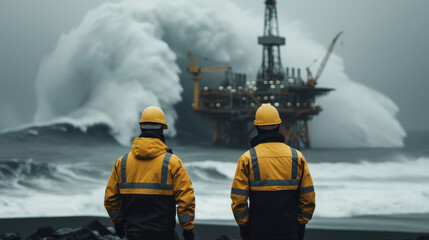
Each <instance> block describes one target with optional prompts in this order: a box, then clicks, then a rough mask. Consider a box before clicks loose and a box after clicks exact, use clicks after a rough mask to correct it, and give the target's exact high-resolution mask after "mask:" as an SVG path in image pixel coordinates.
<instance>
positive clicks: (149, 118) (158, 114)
mask: <svg viewBox="0 0 429 240" xmlns="http://www.w3.org/2000/svg"><path fill="white" fill-rule="evenodd" d="M139 123H140V124H141V123H160V124H162V126H163V127H162V128H163V129H168V126H167V122H166V121H165V115H164V112H163V111H162V110H161V108H159V107H154V106H151V107H147V108H145V110H143V112H142V117H141V118H140V122H139Z"/></svg>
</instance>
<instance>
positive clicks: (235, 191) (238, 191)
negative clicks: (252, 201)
mask: <svg viewBox="0 0 429 240" xmlns="http://www.w3.org/2000/svg"><path fill="white" fill-rule="evenodd" d="M231 193H232V194H236V195H241V196H249V190H243V189H238V188H232V189H231Z"/></svg>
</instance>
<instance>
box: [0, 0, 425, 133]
mask: <svg viewBox="0 0 429 240" xmlns="http://www.w3.org/2000/svg"><path fill="white" fill-rule="evenodd" d="M112 1H115V0H112ZM102 2H105V1H102V0H79V1H64V0H61V1H60V0H38V1H24V0H0V115H1V119H0V129H2V128H5V127H11V126H17V125H20V124H22V123H26V122H30V121H31V120H32V117H33V114H34V110H35V106H36V103H35V94H34V80H35V78H36V74H37V71H38V68H39V66H40V63H41V61H42V60H43V58H44V57H45V56H47V55H48V54H49V53H50V52H51V51H52V50H53V49H54V47H55V45H56V42H57V40H58V38H59V36H60V35H61V34H62V33H64V32H67V31H69V30H71V29H72V28H73V27H75V26H77V25H78V24H79V23H80V20H81V19H82V17H83V16H84V15H85V13H86V12H87V11H88V10H90V9H92V8H94V7H96V6H98V5H99V4H101V3H102ZM142 2H143V0H142ZM235 2H237V3H238V4H240V5H242V6H243V9H245V10H247V11H251V12H252V13H253V14H254V15H255V17H257V18H261V32H262V16H263V7H264V4H263V1H261V0H251V1H249V0H236V1H235ZM428 10H429V1H425V0H411V1H405V0H377V1H374V0H359V1H355V0H324V1H320V0H293V1H288V0H279V1H278V12H279V17H280V23H279V24H282V19H286V18H287V19H288V20H293V21H299V22H302V23H304V26H305V27H306V28H307V30H308V31H309V32H312V33H313V35H314V39H316V40H317V41H319V42H321V43H322V44H324V45H325V46H326V47H328V46H329V44H330V42H331V40H332V38H333V37H334V36H335V34H336V33H337V32H338V31H340V30H343V31H344V35H343V38H342V43H343V44H341V43H340V44H338V45H337V46H336V48H335V50H334V52H335V53H336V54H338V55H339V56H341V57H342V58H343V59H344V62H345V67H346V73H347V74H348V75H349V76H350V77H351V79H353V80H355V81H357V82H361V83H363V84H365V85H367V86H370V87H372V88H374V89H376V90H378V91H380V92H382V93H384V94H386V95H387V96H388V97H390V98H391V99H393V101H394V102H395V103H396V104H397V105H398V106H399V108H400V113H399V116H398V118H399V120H400V122H401V124H402V125H403V126H404V128H405V129H407V130H420V129H426V130H428V129H429V126H428V124H427V123H428V122H429V110H428V109H429V107H427V104H428V100H427V96H426V95H427V94H426V92H427V91H428V90H429V77H428V76H429V66H428V65H429V64H428V63H429V61H428V57H429V47H428V46H427V44H428V43H429V30H428V27H427V25H428V24H429V14H428ZM285 37H286V38H287V36H285ZM282 57H286V58H287V56H282ZM286 62H287V60H286ZM286 65H287V64H286Z"/></svg>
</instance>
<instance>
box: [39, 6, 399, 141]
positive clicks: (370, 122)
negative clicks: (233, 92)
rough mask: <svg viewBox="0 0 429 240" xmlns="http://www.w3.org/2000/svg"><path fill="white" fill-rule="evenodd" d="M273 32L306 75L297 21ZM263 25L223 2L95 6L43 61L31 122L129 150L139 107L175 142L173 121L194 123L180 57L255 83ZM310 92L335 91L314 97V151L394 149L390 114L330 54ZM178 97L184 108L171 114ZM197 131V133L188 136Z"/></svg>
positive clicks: (395, 131) (382, 99) (315, 51)
mask: <svg viewBox="0 0 429 240" xmlns="http://www.w3.org/2000/svg"><path fill="white" fill-rule="evenodd" d="M279 14H280V15H281V14H282V12H281V11H280V10H279ZM279 25H280V34H281V35H282V36H285V37H286V39H287V44H286V46H285V47H282V48H281V49H282V53H281V54H282V60H283V65H284V66H288V67H300V68H301V69H305V67H307V66H308V64H309V63H310V62H311V61H312V60H313V59H314V58H316V57H319V56H323V55H324V54H325V53H326V47H324V46H323V45H321V44H320V43H318V42H317V41H316V40H314V39H313V38H312V37H311V34H310V33H307V32H306V31H305V26H303V25H302V24H300V23H297V22H292V21H288V22H280V23H279ZM262 26H263V19H255V18H254V17H253V16H252V15H251V14H250V13H248V12H246V11H244V10H242V9H241V8H240V7H239V6H237V5H235V4H234V3H233V2H232V1H231V2H230V1H227V0H221V1H216V2H213V3H212V2H206V3H201V2H198V1H185V0H176V1H166V0H158V1H152V2H148V1H144V2H142V1H138V0H124V1H122V2H119V3H113V4H112V3H109V4H104V5H102V6H100V7H98V8H97V9H94V10H91V11H89V12H88V14H87V15H86V16H85V17H84V19H83V20H82V22H81V23H80V25H79V26H77V27H76V28H75V29H73V30H72V31H70V32H68V33H65V34H63V35H62V36H61V37H60V39H59V41H58V44H57V46H56V47H55V49H54V51H53V52H52V54H50V55H49V56H48V57H47V58H46V60H45V61H44V62H43V63H42V65H41V67H40V70H39V73H38V76H37V80H36V93H37V110H36V114H35V117H34V121H35V122H50V121H68V122H72V123H73V124H75V125H76V126H81V127H82V126H83V127H85V126H90V125H93V124H95V123H103V124H106V125H108V126H110V128H111V130H112V134H113V135H114V136H115V137H116V139H117V140H118V141H119V142H120V143H121V144H129V139H131V138H132V137H133V136H135V132H137V131H138V129H137V127H138V126H137V124H136V122H137V121H138V118H139V114H140V112H141V110H142V109H144V108H145V107H147V106H149V105H158V106H161V107H162V108H163V109H164V110H165V112H166V117H167V122H168V123H169V131H168V134H169V135H170V136H174V135H175V134H176V129H175V127H174V125H175V121H176V120H177V118H180V117H181V116H183V117H185V116H186V118H187V119H186V120H187V122H188V123H187V124H190V125H196V122H195V117H191V118H188V116H189V114H188V112H189V105H190V97H189V94H191V92H192V89H191V81H190V79H189V78H190V77H189V76H188V75H187V74H182V75H181V78H180V77H179V76H180V72H181V69H180V68H179V66H186V65H187V61H188V60H187V58H186V53H187V52H188V51H189V50H191V51H192V53H193V54H194V55H199V56H207V57H210V58H211V59H214V60H216V61H219V62H226V63H230V64H231V65H232V66H233V69H234V70H235V71H239V72H246V73H247V74H248V79H254V78H255V75H256V71H257V69H258V67H259V65H260V61H261V56H260V55H261V47H260V46H258V45H257V44H256V38H257V36H259V35H261V34H262ZM326 44H327V43H326ZM312 70H313V72H315V70H316V69H312ZM182 71H185V70H184V69H182ZM318 86H323V87H332V88H335V89H336V90H335V91H334V92H332V93H330V94H329V95H328V96H325V97H322V98H320V100H319V104H320V105H321V106H322V107H323V109H324V111H323V112H322V113H321V114H320V115H319V116H316V117H315V118H314V120H313V121H312V123H311V125H310V127H311V135H312V144H313V146H314V147H331V148H341V147H401V146H403V138H404V137H405V131H404V130H403V129H402V127H401V125H400V124H399V122H398V121H397V119H396V114H397V112H398V110H399V109H398V107H397V106H396V105H395V104H394V103H393V102H392V100H391V99H389V98H387V97H386V96H384V95H383V94H381V93H379V92H377V91H375V90H373V89H370V88H368V87H366V86H363V85H361V84H359V83H357V82H354V81H352V80H351V79H350V78H349V77H348V76H347V75H346V73H345V70H344V64H343V61H342V59H341V58H340V57H339V56H337V55H335V54H332V56H331V58H330V60H329V63H328V64H327V66H326V69H325V71H324V73H323V75H322V77H321V78H320V80H319V85H318ZM183 90H184V91H183ZM182 91H183V95H181V93H182ZM182 98H183V99H184V101H185V104H183V105H181V107H179V108H176V109H175V105H176V104H177V103H179V102H180V101H182ZM184 106H186V107H184ZM176 111H177V112H176ZM184 112H186V114H185V113H184ZM199 130H200V129H198V126H196V127H195V134H197V132H198V131H199ZM326 139H329V141H326Z"/></svg>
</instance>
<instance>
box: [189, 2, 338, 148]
mask: <svg viewBox="0 0 429 240" xmlns="http://www.w3.org/2000/svg"><path fill="white" fill-rule="evenodd" d="M340 34H341V33H339V34H338V35H337V36H336V37H335V38H334V40H333V41H332V43H331V46H330V47H329V50H328V52H327V54H326V56H325V58H324V59H323V62H322V64H321V65H320V67H319V69H318V71H317V74H316V76H315V77H313V75H312V74H311V70H310V69H309V68H307V69H306V70H307V74H308V79H307V81H306V82H304V80H303V79H302V78H301V69H299V68H293V67H286V68H283V67H282V63H281V57H280V46H282V45H285V38H284V37H281V36H279V27H278V19H277V9H276V1H275V0H266V1H265V19H264V33H263V36H261V37H258V43H259V44H260V45H262V64H261V66H260V68H259V70H258V74H257V77H256V80H255V81H248V80H247V78H246V75H245V74H242V73H234V72H233V71H232V69H231V67H230V66H229V65H221V66H213V67H205V68H202V69H200V68H199V67H198V65H197V63H196V61H195V59H194V58H193V57H192V55H191V54H189V55H188V56H189V60H190V65H189V68H188V72H189V73H191V74H192V75H193V78H192V79H193V80H194V103H193V105H192V111H194V112H195V113H198V114H201V115H203V116H205V117H206V118H208V119H209V120H210V121H211V122H212V124H213V138H212V141H213V143H217V144H225V145H228V146H231V145H247V144H248V141H249V140H250V138H251V137H252V136H254V135H255V127H254V126H253V120H254V116H255V112H256V110H257V108H258V107H259V106H260V105H261V104H262V103H271V104H272V105H273V106H275V107H276V108H277V110H278V111H279V114H280V117H281V119H282V124H281V125H280V130H281V132H282V133H283V135H284V136H285V142H286V143H287V144H288V145H290V146H292V147H294V148H303V147H306V148H309V147H310V136H309V128H308V121H310V120H311V119H312V118H313V117H314V116H316V115H318V114H319V112H321V111H322V108H321V107H320V106H319V105H318V104H317V103H316V98H317V97H319V96H322V95H325V94H327V93H329V92H330V91H332V90H333V89H331V88H320V87H316V84H317V80H318V78H319V76H320V75H321V73H322V71H323V69H324V67H325V65H326V63H327V61H328V58H329V55H330V53H331V52H332V50H333V47H334V45H335V42H336V40H337V39H338V37H339V35H340ZM224 70H225V71H224ZM218 71H224V77H223V78H222V80H221V81H220V84H219V85H218V86H217V87H216V88H209V87H208V86H204V87H203V88H202V89H200V84H199V83H200V80H201V78H200V77H199V74H204V73H213V72H218Z"/></svg>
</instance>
